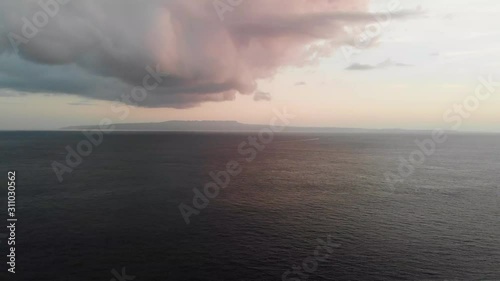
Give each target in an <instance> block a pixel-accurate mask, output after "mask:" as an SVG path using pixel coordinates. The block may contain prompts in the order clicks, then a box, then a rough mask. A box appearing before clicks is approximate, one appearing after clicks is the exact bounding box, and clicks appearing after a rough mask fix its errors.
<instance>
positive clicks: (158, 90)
mask: <svg viewBox="0 0 500 281" xmlns="http://www.w3.org/2000/svg"><path fill="white" fill-rule="evenodd" d="M368 2H369V0H216V1H214V0H150V1H138V0H85V1H84V0H81V1H79V0H73V1H70V0H41V1H39V0H34V1H30V0H23V1H2V2H1V3H0V33H1V34H0V35H1V37H0V52H1V54H0V88H3V89H11V90H18V91H22V92H32V93H47V92H49V93H61V94H76V95H81V96H85V97H90V98H95V99H102V100H116V99H120V96H121V95H123V94H124V93H126V92H127V91H130V90H131V89H132V88H133V87H134V86H137V85H142V84H143V80H144V77H145V76H146V75H148V70H146V68H147V67H148V66H149V73H150V72H151V71H157V70H158V71H159V72H161V76H162V78H161V79H158V81H159V82H160V83H159V84H158V85H157V86H155V87H151V89H150V90H149V91H148V95H147V98H145V99H144V100H141V102H140V103H139V105H141V106H146V107H178V108H182V107H189V106H195V105H197V104H199V103H202V102H204V101H223V100H229V99H233V98H234V97H235V95H236V94H238V93H241V94H252V93H255V92H257V91H258V90H257V81H258V80H259V79H263V78H270V77H272V76H273V75H274V74H275V73H276V71H277V70H278V69H280V68H282V67H286V66H302V65H305V64H307V63H309V62H311V61H312V60H314V59H317V58H318V57H321V56H326V55H328V54H331V51H333V50H335V49H336V48H338V47H339V46H340V45H341V44H343V43H345V42H347V41H348V40H349V38H347V37H346V33H345V32H344V28H345V26H349V25H355V24H362V23H364V22H367V21H373V15H371V14H370V13H368ZM157 68H158V69H157ZM166 74H168V76H166ZM159 75H160V74H159ZM0 91H1V90H0ZM125 102H127V101H125Z"/></svg>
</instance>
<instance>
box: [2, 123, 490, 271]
mask: <svg viewBox="0 0 500 281" xmlns="http://www.w3.org/2000/svg"><path fill="white" fill-rule="evenodd" d="M254 135H255V134H252V133H231V134H224V133H159V132H158V133H137V132H136V133H125V132H121V133H119V132H116V133H112V134H107V135H105V136H104V138H103V140H102V143H100V144H99V145H94V146H92V151H91V152H90V153H89V155H87V156H84V157H82V159H81V163H79V164H78V165H76V166H75V167H74V168H71V167H69V166H68V165H67V163H66V160H65V158H66V156H67V154H68V152H67V150H66V147H67V146H70V147H73V148H74V149H75V151H76V146H77V145H78V144H79V143H80V142H81V141H82V140H85V139H86V137H85V136H84V135H83V134H82V133H79V132H1V133H0V147H1V150H0V159H1V161H0V171H1V172H2V174H3V175H4V180H3V181H4V185H2V186H3V188H2V190H3V192H1V194H0V199H1V202H2V204H1V207H0V215H1V219H2V221H4V224H5V225H7V222H6V218H7V217H6V216H7V214H6V211H7V186H6V185H5V183H6V182H7V172H8V171H10V170H14V171H16V217H17V219H18V220H17V222H16V251H15V253H16V258H15V263H16V266H15V267H16V274H15V275H13V274H11V273H8V272H7V269H6V268H7V266H8V265H6V262H7V257H6V255H7V254H8V253H7V251H8V250H9V249H8V247H10V246H8V245H7V241H6V239H1V238H0V240H3V241H2V242H1V244H0V249H1V256H2V257H1V258H0V262H1V264H2V266H1V267H0V269H1V272H0V279H1V280H23V281H31V280H33V281H35V280H36V281H43V280H47V281H49V280H50V281H56V280H61V281H79V280H81V281H90V280H100V281H108V280H113V279H114V280H115V281H123V280H126V281H131V280H137V281H160V280H207V281H208V280H213V281H216V280H220V281H224V280H226V281H231V280H242V281H243V280H244V281H250V280H252V281H257V280H258V281H266V280H294V281H297V280H311V281H315V280H500V218H499V214H500V192H499V189H500V135H493V134H492V135H487V134H453V135H449V136H448V139H447V140H446V142H444V143H442V144H437V145H436V146H435V148H434V151H432V153H430V155H428V156H427V155H425V154H419V153H415V151H417V150H418V149H419V147H418V146H417V145H416V143H415V140H417V139H418V140H421V141H422V140H425V139H429V135H428V134H426V133H404V134H403V133H385V134H381V133H380V134H378V133H337V134H291V133H289V134H279V135H275V136H274V137H273V139H272V140H269V139H268V140H267V141H268V143H266V144H265V145H264V144H262V143H261V144H259V145H258V147H255V146H253V147H252V146H251V145H250V142H249V139H248V137H249V136H254ZM411 155H413V156H414V157H415V155H417V156H418V155H420V156H422V155H424V156H425V157H424V158H425V159H424V160H425V161H423V163H421V164H419V165H413V166H412V167H408V165H411V163H410V162H406V160H402V159H409V157H410V156H411ZM414 159H416V158H414ZM54 161H55V162H57V163H59V164H61V165H64V166H66V167H68V169H71V170H72V171H71V172H69V170H67V171H66V172H65V173H63V174H62V178H63V180H62V182H60V181H59V179H58V177H57V175H56V173H55V172H54V169H53V165H54ZM421 162H422V161H421ZM228 163H230V164H228ZM401 163H406V164H404V165H406V168H402V169H400V170H401V171H403V174H404V175H403V174H402V173H400V171H398V169H399V167H400V166H401V165H403V164H401ZM408 163H410V164H408ZM236 164H237V165H236ZM61 165H59V166H58V167H59V168H61V167H63V166H61ZM228 165H229V166H231V167H232V169H233V170H238V173H236V172H234V176H233V175H231V174H230V179H229V182H228V183H227V185H226V186H225V187H224V188H220V186H221V184H219V189H218V190H216V189H217V188H215V187H214V185H211V187H212V188H213V189H212V190H216V191H213V193H211V194H210V195H211V196H210V197H212V198H209V197H207V196H203V195H201V196H200V195H196V194H197V193H196V191H194V190H195V189H196V190H198V191H200V192H204V187H205V186H207V185H210V183H214V182H215V180H214V178H217V175H219V179H223V181H225V177H223V176H221V175H227V174H226V173H228V172H227V171H230V170H231V169H229V168H228ZM411 168H413V171H412V173H411V174H410V173H407V174H408V175H407V174H405V173H406V172H407V171H409V170H411ZM405 169H406V170H405ZM221 172H223V173H221ZM388 173H391V174H392V175H397V176H398V177H399V180H398V181H397V182H393V183H392V184H391V183H389V181H388V180H387V174H388ZM213 175H215V177H214V176H213ZM196 196H198V197H199V198H198V199H197V202H195V203H193V198H196ZM200 198H201V199H200ZM181 204H184V205H183V206H184V208H185V209H184V211H185V212H187V211H186V210H189V212H191V213H189V216H187V217H188V219H189V224H187V223H186V213H184V216H183V215H182V212H181V210H180V207H179V206H181ZM195 205H198V206H199V207H200V206H201V205H202V206H201V207H203V208H197V207H196V206H195ZM2 229H4V233H7V230H5V228H4V227H3V226H2ZM0 233H2V231H0ZM3 276H5V278H4V277H3ZM13 276H15V279H12V278H13Z"/></svg>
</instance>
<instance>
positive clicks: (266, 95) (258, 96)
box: [253, 91, 272, 101]
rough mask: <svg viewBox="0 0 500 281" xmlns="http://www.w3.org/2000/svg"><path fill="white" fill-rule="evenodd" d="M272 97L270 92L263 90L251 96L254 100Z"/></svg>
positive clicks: (264, 99)
mask: <svg viewBox="0 0 500 281" xmlns="http://www.w3.org/2000/svg"><path fill="white" fill-rule="evenodd" d="M271 99H272V97H271V94H270V93H265V92H260V91H259V92H257V93H255V94H254V96H253V100H254V101H270V100H271Z"/></svg>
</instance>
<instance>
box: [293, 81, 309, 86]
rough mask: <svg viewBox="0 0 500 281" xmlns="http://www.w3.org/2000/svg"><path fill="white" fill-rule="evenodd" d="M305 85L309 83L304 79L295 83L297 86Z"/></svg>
mask: <svg viewBox="0 0 500 281" xmlns="http://www.w3.org/2000/svg"><path fill="white" fill-rule="evenodd" d="M305 85H307V83H306V82H304V81H301V82H297V83H295V86H305Z"/></svg>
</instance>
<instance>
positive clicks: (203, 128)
mask: <svg viewBox="0 0 500 281" xmlns="http://www.w3.org/2000/svg"><path fill="white" fill-rule="evenodd" d="M112 126H113V127H114V129H113V130H115V131H170V132H257V131H260V130H262V129H265V128H269V125H253V124H243V123H239V122H236V121H166V122H159V123H129V124H113V125H112ZM92 129H99V126H71V127H64V128H61V130H74V131H80V130H92ZM284 131H286V132H304V133H312V132H318V133H320V132H325V133H334V132H346V133H354V132H359V133H366V132H400V131H404V130H400V129H384V130H376V129H357V128H332V127H293V126H288V127H286V129H285V130H284Z"/></svg>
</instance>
